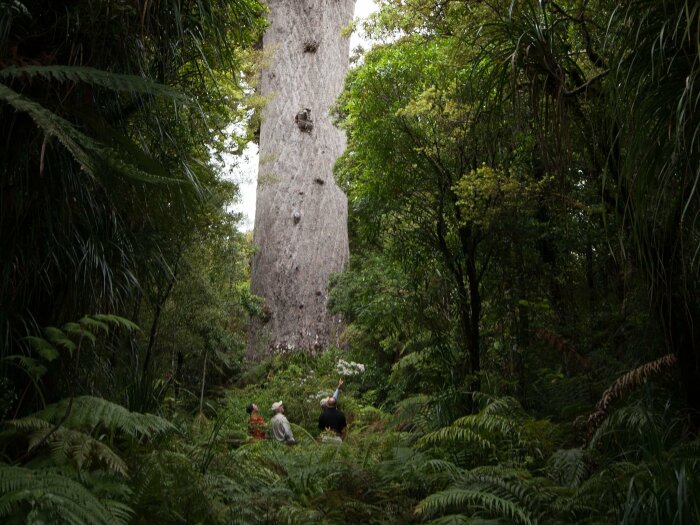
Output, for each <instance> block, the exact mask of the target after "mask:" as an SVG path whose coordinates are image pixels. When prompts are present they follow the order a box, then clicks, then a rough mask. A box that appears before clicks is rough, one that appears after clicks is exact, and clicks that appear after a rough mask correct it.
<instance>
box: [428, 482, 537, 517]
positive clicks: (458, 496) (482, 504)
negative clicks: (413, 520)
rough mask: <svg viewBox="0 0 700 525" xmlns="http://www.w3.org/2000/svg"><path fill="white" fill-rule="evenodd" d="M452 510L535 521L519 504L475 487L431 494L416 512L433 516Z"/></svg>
mask: <svg viewBox="0 0 700 525" xmlns="http://www.w3.org/2000/svg"><path fill="white" fill-rule="evenodd" d="M452 510H459V511H462V512H464V513H467V512H470V511H471V512H479V511H486V512H488V513H489V514H490V515H496V516H504V517H508V518H511V519H513V520H516V521H517V522H518V523H523V524H532V523H533V519H532V518H531V517H530V515H529V513H528V512H527V511H526V510H525V509H523V508H521V507H520V506H519V505H518V504H516V503H513V502H512V501H509V500H507V499H505V498H502V497H499V496H496V495H494V494H491V493H489V492H483V491H480V490H473V489H460V488H450V489H447V490H443V491H441V492H437V493H435V494H431V495H430V496H428V497H427V498H425V499H423V500H422V501H421V502H420V503H419V504H418V506H417V507H416V514H419V515H422V516H426V517H431V516H434V515H436V514H439V513H444V512H449V511H452Z"/></svg>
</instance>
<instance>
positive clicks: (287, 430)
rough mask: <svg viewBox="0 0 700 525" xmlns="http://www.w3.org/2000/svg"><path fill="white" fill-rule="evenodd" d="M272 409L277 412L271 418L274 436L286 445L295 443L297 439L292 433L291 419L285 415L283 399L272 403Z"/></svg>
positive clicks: (271, 428)
mask: <svg viewBox="0 0 700 525" xmlns="http://www.w3.org/2000/svg"><path fill="white" fill-rule="evenodd" d="M270 410H272V412H273V413H274V414H275V415H274V416H273V417H272V419H271V420H270V433H271V434H272V437H273V438H274V439H276V440H277V441H280V442H282V443H285V444H286V445H294V444H295V443H296V441H295V439H294V434H293V433H292V427H291V426H289V421H288V420H287V418H286V417H285V416H284V403H282V401H277V402H276V403H272V407H271V408H270Z"/></svg>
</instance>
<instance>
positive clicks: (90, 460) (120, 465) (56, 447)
mask: <svg viewBox="0 0 700 525" xmlns="http://www.w3.org/2000/svg"><path fill="white" fill-rule="evenodd" d="M52 430H53V427H51V428H48V429H43V430H39V431H37V432H34V433H32V434H31V435H30V436H29V450H33V449H34V448H35V447H36V446H38V445H43V444H46V445H47V446H48V447H49V448H50V449H51V451H52V455H53V457H54V459H55V460H56V463H57V464H61V463H64V462H65V461H70V462H72V463H73V464H74V465H75V466H76V467H77V469H78V470H79V471H82V470H84V469H95V468H97V467H99V466H104V467H106V468H107V469H109V470H111V471H113V472H117V473H118V474H121V475H123V476H127V475H128V468H127V466H126V463H125V462H124V460H122V458H120V457H119V455H117V453H115V452H114V451H113V450H112V449H111V448H110V447H109V446H107V445H106V444H105V443H103V442H101V441H99V440H97V439H95V438H93V437H92V436H89V435H88V434H85V433H84V432H80V431H77V430H70V429H67V428H59V429H57V430H56V431H54V432H52Z"/></svg>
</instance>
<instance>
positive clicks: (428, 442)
mask: <svg viewBox="0 0 700 525" xmlns="http://www.w3.org/2000/svg"><path fill="white" fill-rule="evenodd" d="M443 443H465V444H469V445H474V446H476V447H478V448H480V449H482V450H495V448H496V444H495V443H493V442H492V441H490V440H489V439H487V438H486V437H484V436H483V435H481V434H480V433H478V432H476V431H475V430H473V429H471V428H464V427H457V426H451V427H444V428H441V429H440V430H436V431H434V432H430V433H428V434H426V435H425V436H423V437H422V438H420V439H419V440H418V446H420V447H426V446H433V445H440V444H443Z"/></svg>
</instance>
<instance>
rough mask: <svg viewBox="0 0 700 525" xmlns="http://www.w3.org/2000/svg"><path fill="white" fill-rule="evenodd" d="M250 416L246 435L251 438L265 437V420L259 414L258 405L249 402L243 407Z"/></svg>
mask: <svg viewBox="0 0 700 525" xmlns="http://www.w3.org/2000/svg"><path fill="white" fill-rule="evenodd" d="M245 411H246V412H248V414H249V415H250V417H249V418H248V435H249V436H250V437H252V438H253V439H265V420H264V419H263V417H262V416H261V415H260V410H259V409H258V405H256V404H255V403H251V404H250V405H248V406H247V407H245Z"/></svg>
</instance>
